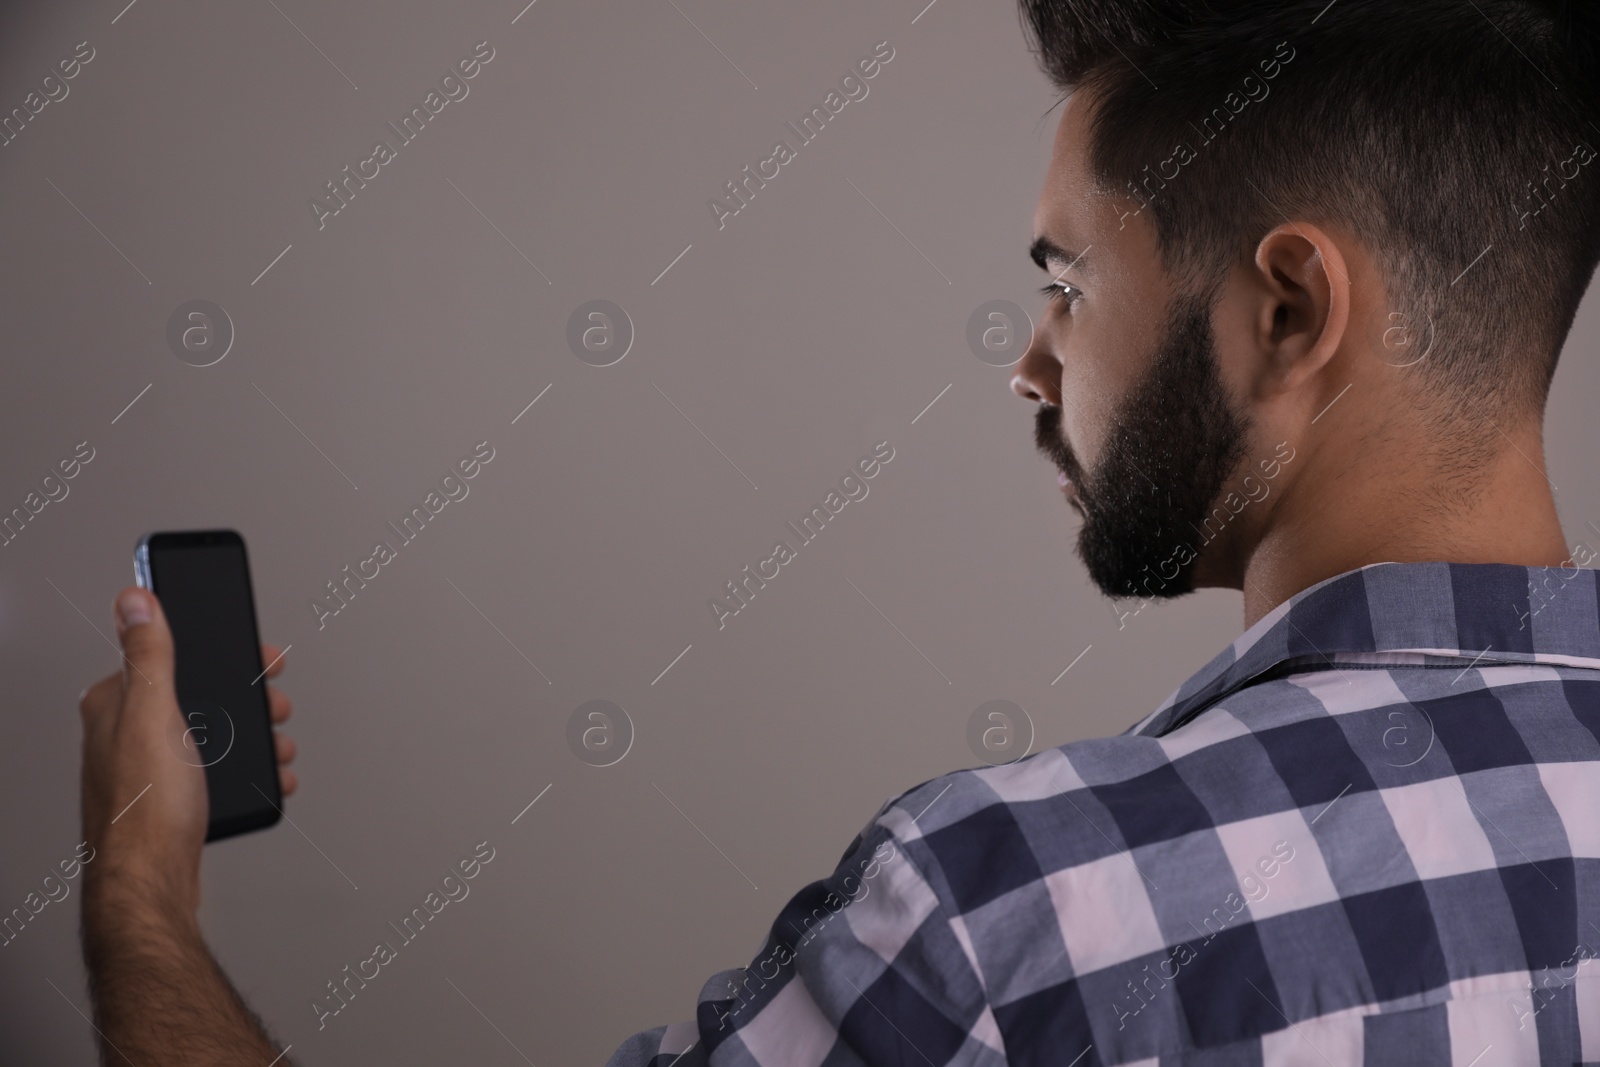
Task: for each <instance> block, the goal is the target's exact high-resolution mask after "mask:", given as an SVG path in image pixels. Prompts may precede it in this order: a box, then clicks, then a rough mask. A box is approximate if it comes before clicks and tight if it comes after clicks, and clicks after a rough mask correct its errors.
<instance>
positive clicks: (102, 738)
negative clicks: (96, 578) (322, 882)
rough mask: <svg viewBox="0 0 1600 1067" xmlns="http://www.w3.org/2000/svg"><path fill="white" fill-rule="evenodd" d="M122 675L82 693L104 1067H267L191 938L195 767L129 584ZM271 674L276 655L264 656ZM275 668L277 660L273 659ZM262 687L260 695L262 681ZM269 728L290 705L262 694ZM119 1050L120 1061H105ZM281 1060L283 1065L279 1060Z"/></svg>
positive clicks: (141, 602)
mask: <svg viewBox="0 0 1600 1067" xmlns="http://www.w3.org/2000/svg"><path fill="white" fill-rule="evenodd" d="M114 614H115V616H116V625H117V636H118V637H119V638H120V639H121V642H122V653H123V669H122V670H121V671H119V672H117V673H116V674H112V675H110V676H108V677H106V678H102V679H101V680H100V681H99V682H96V683H95V684H94V685H92V686H90V687H89V688H88V689H86V690H85V691H84V693H83V697H82V699H81V700H80V702H79V708H80V710H81V711H82V712H83V833H84V839H85V840H86V841H87V842H88V843H89V845H90V846H91V847H92V848H93V849H94V853H93V856H94V861H93V862H92V863H90V864H88V865H86V866H85V868H84V887H83V938H84V946H83V947H84V958H85V960H86V962H87V964H88V967H89V987H90V991H91V993H92V994H93V996H94V1000H95V1008H96V1016H97V1025H98V1029H99V1032H100V1034H101V1036H102V1038H103V1039H104V1040H105V1042H106V1043H107V1044H108V1045H109V1046H110V1048H105V1047H102V1049H101V1053H102V1056H103V1057H104V1059H105V1062H108V1063H109V1062H118V1063H121V1062H123V1060H124V1059H125V1058H126V1057H130V1056H131V1057H133V1059H134V1061H135V1062H139V1063H144V1062H151V1063H157V1062H161V1063H168V1064H200V1063H207V1064H209V1063H221V1062H241V1063H243V1062H252V1061H254V1060H256V1059H259V1060H260V1062H262V1063H265V1062H267V1061H268V1060H271V1059H272V1058H273V1056H274V1055H276V1054H277V1051H278V1050H277V1049H276V1048H273V1047H272V1045H271V1043H270V1042H269V1040H268V1039H267V1037H266V1035H265V1034H264V1033H263V1031H262V1029H261V1027H260V1024H259V1022H258V1021H257V1020H256V1019H255V1017H254V1016H252V1015H251V1014H250V1011H249V1009H248V1008H247V1007H246V1006H245V1004H244V1002H243V1001H242V1000H240V998H239V996H238V994H237V993H235V992H234V990H233V988H232V986H231V985H229V984H228V980H227V977H226V976H225V975H224V974H223V973H222V971H221V969H220V968H218V967H217V965H216V962H215V961H214V960H213V959H212V957H211V954H210V952H209V951H207V949H206V947H205V943H204V941H203V940H202V939H201V937H200V928H199V923H198V919H197V915H196V912H197V910H198V908H199V904H200V851H201V848H202V847H203V846H204V844H205V836H206V824H207V820H208V810H207V802H206V779H205V769H204V767H203V766H200V765H198V763H197V762H196V761H195V760H193V759H192V758H188V759H186V758H184V755H185V753H186V752H187V753H188V754H189V755H190V756H191V757H192V756H193V754H194V745H193V742H192V740H191V738H190V737H189V735H188V734H187V733H186V730H185V724H184V720H183V714H182V712H181V711H180V710H179V708H178V698H177V692H176V690H175V689H174V687H173V656H172V634H171V631H170V630H168V628H167V620H166V616H165V615H163V614H162V612H161V605H160V603H159V602H158V601H157V600H156V598H155V596H154V595H153V594H151V593H149V592H147V591H145V590H143V589H139V588H135V587H130V588H128V589H124V590H123V591H122V592H121V593H120V594H118V596H117V600H116V604H115V607H114ZM261 652H262V658H263V660H264V662H267V663H270V664H271V667H270V668H269V669H268V671H267V674H268V676H269V677H272V676H276V675H277V674H279V673H280V672H281V671H282V670H283V660H282V658H281V655H280V653H279V651H278V650H277V649H276V648H273V647H272V646H271V645H263V646H262V648H261ZM274 661H275V662H274ZM263 684H265V683H264V682H263ZM268 703H269V706H270V707H271V710H272V721H273V722H274V723H282V722H283V721H284V720H286V719H288V717H289V711H290V707H289V698H288V697H286V696H284V695H283V694H282V693H280V692H278V691H277V690H276V689H272V688H271V687H269V688H268ZM276 749H277V756H278V764H279V768H278V776H279V782H280V785H281V786H282V789H283V792H284V793H285V794H288V793H292V792H293V791H294V788H295V784H296V783H295V775H294V772H293V771H291V770H289V768H288V767H287V766H286V765H287V764H288V762H289V761H290V760H291V759H293V758H294V742H293V741H291V740H290V739H289V738H288V737H286V736H284V735H282V734H279V735H277V737H276ZM113 1050H115V1052H113ZM284 1062H286V1061H284Z"/></svg>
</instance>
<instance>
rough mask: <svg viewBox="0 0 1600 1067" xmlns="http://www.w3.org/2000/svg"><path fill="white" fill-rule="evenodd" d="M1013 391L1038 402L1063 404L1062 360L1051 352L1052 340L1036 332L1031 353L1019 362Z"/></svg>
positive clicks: (1029, 349)
mask: <svg viewBox="0 0 1600 1067" xmlns="http://www.w3.org/2000/svg"><path fill="white" fill-rule="evenodd" d="M1011 391H1012V392H1014V393H1016V394H1017V395H1018V396H1020V397H1022V398H1023V399H1024V400H1031V401H1033V402H1034V403H1041V402H1042V403H1047V404H1054V405H1056V406H1058V407H1059V406H1060V404H1061V361H1060V360H1059V359H1057V358H1056V356H1055V353H1054V352H1052V351H1051V345H1050V341H1049V338H1048V337H1047V336H1046V335H1045V332H1044V331H1042V330H1035V331H1034V334H1033V339H1032V340H1031V341H1029V342H1028V350H1027V351H1026V352H1024V353H1023V354H1022V359H1021V360H1020V361H1019V362H1018V363H1017V373H1016V374H1015V375H1014V376H1013V377H1012V379H1011Z"/></svg>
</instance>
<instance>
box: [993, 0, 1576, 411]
mask: <svg viewBox="0 0 1600 1067" xmlns="http://www.w3.org/2000/svg"><path fill="white" fill-rule="evenodd" d="M1597 9H1600V3H1593V2H1591V0H1573V2H1567V3H1561V2H1557V0H1546V2H1535V0H1333V2H1332V3H1329V0H1231V2H1230V0H1210V2H1206V0H1021V11H1022V16H1023V22H1024V28H1025V30H1026V32H1027V33H1028V35H1029V36H1030V38H1031V42H1032V43H1033V45H1034V46H1035V47H1036V49H1037V51H1038V54H1039V59H1040V61H1041V64H1042V65H1043V67H1044V69H1045V71H1046V73H1048V74H1049V75H1050V77H1051V78H1052V80H1053V81H1054V82H1055V83H1056V84H1057V86H1058V87H1059V88H1061V89H1063V90H1067V91H1072V90H1075V89H1078V88H1088V89H1090V90H1091V96H1092V98H1093V99H1094V101H1095V104H1096V106H1095V109H1094V114H1093V120H1092V125H1091V126H1090V130H1091V134H1090V146H1089V166H1090V167H1091V169H1092V171H1093V172H1094V174H1095V176H1096V178H1097V180H1098V181H1099V182H1100V183H1101V184H1102V185H1103V186H1105V187H1106V188H1108V189H1111V190H1115V191H1117V192H1120V193H1123V194H1126V195H1127V196H1129V197H1131V198H1132V199H1133V200H1134V201H1135V202H1136V203H1135V204H1134V205H1133V208H1134V209H1136V210H1137V211H1139V212H1140V213H1145V214H1148V216H1149V217H1150V221H1151V222H1152V223H1153V225H1154V229H1155V233H1156V235H1157V238H1158V241H1159V247H1160V253H1161V256H1162V262H1163V265H1164V266H1165V267H1166V269H1167V270H1168V272H1169V273H1170V274H1171V275H1172V276H1173V277H1174V278H1175V280H1177V282H1178V283H1179V284H1180V285H1183V286H1187V287H1189V288H1191V289H1195V290H1199V291H1206V292H1211V293H1215V292H1216V291H1217V287H1218V286H1220V284H1221V281H1222V278H1223V275H1224V274H1225V273H1226V271H1227V270H1228V268H1230V267H1232V266H1233V265H1235V264H1236V263H1239V262H1241V259H1242V257H1246V256H1248V255H1249V254H1250V253H1251V252H1252V251H1253V249H1254V247H1255V245H1256V243H1257V242H1258V241H1259V240H1260V238H1261V237H1262V236H1264V235H1265V234H1266V233H1267V232H1268V231H1269V230H1271V229H1272V228H1273V227H1274V226H1277V225H1281V224H1282V223H1284V222H1285V221H1288V220H1290V219H1296V220H1309V221H1311V222H1315V223H1318V224H1331V225H1334V226H1339V227H1342V228H1344V229H1346V230H1347V231H1349V232H1351V233H1353V234H1354V235H1355V236H1356V237H1357V239H1359V240H1360V241H1361V242H1362V244H1363V245H1364V246H1365V247H1366V248H1367V249H1368V250H1369V251H1370V252H1372V253H1373V254H1374V255H1375V256H1376V257H1377V260H1378V263H1379V267H1380V269H1381V270H1382V272H1383V274H1384V278H1385V288H1386V299H1387V301H1388V303H1389V305H1390V307H1391V310H1392V313H1393V316H1394V317H1393V318H1392V322H1393V324H1394V326H1395V327H1396V328H1399V327H1406V328H1409V330H1410V331H1411V333H1410V336H1411V340H1410V343H1409V344H1408V345H1407V346H1404V347H1400V346H1397V347H1396V348H1395V349H1394V354H1393V355H1392V356H1390V357H1388V358H1389V360H1390V361H1391V362H1394V363H1397V364H1398V363H1401V362H1405V361H1409V359H1412V358H1415V357H1416V355H1419V354H1420V353H1421V351H1423V350H1425V349H1424V346H1425V345H1426V344H1427V343H1428V342H1429V340H1430V337H1429V333H1430V326H1429V324H1430V323H1431V334H1432V336H1431V341H1432V349H1431V351H1430V352H1429V355H1428V357H1427V358H1426V359H1425V360H1424V361H1423V362H1422V363H1420V364H1418V370H1419V371H1424V372H1425V373H1424V374H1423V375H1422V376H1421V377H1419V378H1418V379H1417V380H1418V381H1419V382H1426V383H1427V385H1426V393H1427V395H1428V396H1429V397H1430V398H1432V399H1436V400H1441V401H1443V402H1444V403H1442V404H1438V405H1433V404H1430V409H1431V410H1433V411H1434V412H1435V414H1437V415H1438V416H1439V417H1440V418H1441V421H1442V422H1446V423H1448V424H1449V425H1450V426H1451V427H1452V428H1453V429H1455V430H1457V431H1464V430H1470V431H1471V432H1472V433H1474V434H1476V433H1480V432H1482V431H1488V432H1489V436H1491V437H1494V438H1495V441H1496V442H1498V435H1495V434H1494V433H1493V431H1492V430H1489V424H1490V423H1491V422H1493V421H1494V420H1496V419H1498V418H1499V417H1501V416H1502V415H1504V416H1507V417H1515V416H1526V415H1528V414H1530V413H1532V414H1537V413H1539V412H1540V411H1542V410H1543V405H1544V401H1545V399H1546V396H1547V394H1548V392H1549V386H1550V379H1551V376H1552V375H1553V374H1554V372H1555V364H1556V358H1557V356H1558V355H1559V353H1560V349H1561V345H1562V344H1563V342H1564V341H1565V340H1566V336H1567V333H1568V331H1569V330H1570V329H1571V328H1572V321H1573V317H1574V316H1575V314H1576V313H1577V308H1578V304H1579V302H1580V300H1581V299H1582V297H1583V294H1584V291H1585V290H1586V289H1587V288H1588V284H1589V279H1590V277H1591V276H1592V275H1593V273H1594V269H1595V265H1596V261H1597V260H1600V159H1597V158H1596V152H1595V146H1600V125H1597V122H1600V92H1597V82H1600V10H1597ZM1180 145H1182V146H1186V147H1185V148H1179V147H1178V146H1180ZM1147 209H1148V210H1147ZM1400 337H1401V335H1400V334H1397V333H1396V334H1392V335H1391V339H1394V340H1398V339H1399V338H1400ZM1374 340H1376V338H1374Z"/></svg>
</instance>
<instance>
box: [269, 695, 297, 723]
mask: <svg viewBox="0 0 1600 1067" xmlns="http://www.w3.org/2000/svg"><path fill="white" fill-rule="evenodd" d="M267 706H268V707H269V708H271V709H272V723H273V725H274V726H281V725H283V724H284V723H285V722H287V721H288V719H289V716H290V715H291V714H292V713H293V712H294V704H293V703H292V702H291V701H290V700H289V696H288V694H287V693H285V692H283V690H281V689H275V688H273V687H271V686H268V687H267Z"/></svg>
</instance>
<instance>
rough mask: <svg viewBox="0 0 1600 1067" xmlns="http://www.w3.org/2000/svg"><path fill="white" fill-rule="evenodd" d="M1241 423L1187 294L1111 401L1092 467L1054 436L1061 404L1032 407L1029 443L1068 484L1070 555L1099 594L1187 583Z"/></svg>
mask: <svg viewBox="0 0 1600 1067" xmlns="http://www.w3.org/2000/svg"><path fill="white" fill-rule="evenodd" d="M1247 430H1248V422H1247V419H1246V418H1242V417H1241V416H1239V415H1238V414H1237V413H1235V411H1234V409H1233V405H1232V402H1231V400H1230V398H1229V396H1228V392H1227V388H1226V386H1225V385H1224V384H1223V381H1222V376H1221V372H1220V371H1219V369H1218V364H1217V357H1216V343H1215V337H1214V335H1213V334H1212V330H1211V314H1210V305H1209V303H1208V302H1207V301H1205V300H1204V299H1202V298H1199V297H1195V296H1184V297H1179V298H1177V299H1176V300H1174V301H1173V304H1172V309H1171V313H1170V315H1169V316H1168V322H1167V327H1166V330H1165V333H1164V335H1163V337H1162V340H1161V342H1160V344H1159V346H1158V347H1157V350H1156V357H1155V361H1154V363H1153V364H1152V365H1151V367H1150V370H1149V371H1148V372H1146V373H1145V374H1144V375H1143V376H1142V377H1141V378H1140V379H1139V380H1138V381H1137V382H1135V383H1134V385H1133V388H1132V389H1131V390H1130V391H1129V393H1128V396H1127V397H1126V398H1125V399H1124V400H1123V401H1122V403H1121V404H1120V405H1119V406H1118V408H1117V411H1116V414H1115V417H1114V418H1113V420H1112V423H1111V430H1110V433H1109V434H1108V435H1107V438H1106V444H1105V448H1104V449H1103V452H1102V455H1101V457H1100V461H1099V463H1097V464H1096V466H1095V469H1094V470H1093V471H1090V472H1085V471H1084V469H1083V467H1082V465H1081V464H1080V463H1079V462H1078V458H1077V457H1076V456H1075V455H1073V452H1072V449H1071V447H1070V446H1069V445H1068V444H1067V442H1066V438H1065V437H1064V436H1063V435H1062V432H1061V409H1060V408H1058V407H1055V406H1052V405H1048V404H1046V405H1043V406H1041V407H1040V408H1039V414H1038V418H1037V420H1036V427H1035V432H1034V440H1035V443H1036V444H1037V445H1038V446H1039V449H1040V450H1041V451H1042V452H1044V453H1045V455H1047V456H1049V457H1050V458H1051V459H1052V460H1054V461H1055V463H1056V465H1057V466H1058V467H1060V468H1061V470H1062V471H1063V472H1064V473H1065V474H1066V475H1067V477H1068V478H1071V479H1072V483H1073V486H1074V487H1075V488H1076V490H1077V495H1078V503H1079V506H1080V507H1081V508H1082V511H1083V515H1084V521H1083V526H1082V528H1081V529H1080V530H1079V531H1078V555H1079V557H1080V558H1081V559H1082V560H1083V562H1084V565H1085V566H1087V567H1088V569H1089V577H1090V579H1091V580H1092V581H1093V582H1094V584H1095V585H1096V586H1098V587H1099V588H1100V591H1101V592H1103V593H1104V594H1105V595H1106V596H1109V597H1128V596H1145V597H1158V598H1171V597H1176V596H1182V595H1183V594H1184V593H1189V592H1192V591H1193V590H1194V580H1193V570H1194V557H1195V555H1196V554H1197V553H1198V551H1199V546H1198V543H1197V542H1199V541H1200V540H1201V534H1200V532H1199V529H1200V526H1199V524H1200V523H1201V522H1203V521H1204V520H1205V519H1206V517H1207V516H1208V514H1209V513H1210V511H1211V509H1212V506H1213V504H1214V503H1215V502H1216V500H1217V498H1218V497H1219V496H1220V495H1221V493H1222V489H1223V486H1224V485H1225V484H1226V482H1227V480H1228V478H1229V477H1230V476H1231V475H1232V473H1233V472H1234V470H1235V468H1236V467H1237V466H1238V463H1239V461H1240V460H1241V459H1242V458H1243V457H1244V453H1245V451H1246V446H1245V440H1246V433H1247ZM1174 567H1176V568H1177V573H1176V574H1173V573H1172V572H1173V568H1174Z"/></svg>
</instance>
